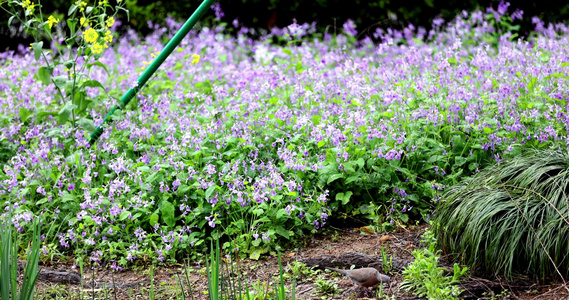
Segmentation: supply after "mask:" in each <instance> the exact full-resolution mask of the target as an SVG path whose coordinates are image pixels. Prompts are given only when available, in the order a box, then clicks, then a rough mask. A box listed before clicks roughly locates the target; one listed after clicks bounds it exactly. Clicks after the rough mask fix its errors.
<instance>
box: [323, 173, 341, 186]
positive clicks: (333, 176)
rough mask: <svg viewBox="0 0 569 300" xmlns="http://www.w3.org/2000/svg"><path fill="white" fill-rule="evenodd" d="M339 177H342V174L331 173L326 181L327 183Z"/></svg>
mask: <svg viewBox="0 0 569 300" xmlns="http://www.w3.org/2000/svg"><path fill="white" fill-rule="evenodd" d="M339 178H344V174H333V175H331V176H330V177H328V181H327V182H326V183H327V184H330V183H332V182H333V181H334V180H336V179H339Z"/></svg>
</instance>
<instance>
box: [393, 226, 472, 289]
mask: <svg viewBox="0 0 569 300" xmlns="http://www.w3.org/2000/svg"><path fill="white" fill-rule="evenodd" d="M426 235H427V236H426V240H428V241H432V234H431V233H429V232H427V233H426ZM434 247H435V243H430V244H429V248H428V249H416V250H414V251H413V256H414V257H415V260H414V261H413V262H412V263H410V264H409V265H408V266H407V267H406V268H405V270H403V276H404V280H403V282H402V283H401V286H400V288H401V289H403V290H407V291H411V292H413V293H414V294H415V295H417V296H418V297H427V299H429V300H452V299H458V298H457V297H458V295H460V293H461V292H462V291H461V290H460V289H459V288H458V287H457V286H456V284H457V283H459V282H460V278H461V277H462V276H464V275H465V274H466V271H467V268H466V267H464V268H462V269H461V268H460V267H459V266H458V264H456V263H455V264H454V268H453V275H452V276H446V275H445V272H447V269H446V268H442V267H439V266H438V264H439V255H438V254H437V253H433V252H432V251H433V249H434Z"/></svg>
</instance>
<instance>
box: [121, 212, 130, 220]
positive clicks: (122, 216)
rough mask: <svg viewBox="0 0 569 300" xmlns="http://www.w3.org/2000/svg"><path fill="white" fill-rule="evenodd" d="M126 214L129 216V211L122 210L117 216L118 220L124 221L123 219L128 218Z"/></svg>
mask: <svg viewBox="0 0 569 300" xmlns="http://www.w3.org/2000/svg"><path fill="white" fill-rule="evenodd" d="M128 216H130V211H123V212H122V213H121V215H120V217H119V220H121V221H124V219H126V218H128Z"/></svg>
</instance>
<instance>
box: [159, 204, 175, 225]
mask: <svg viewBox="0 0 569 300" xmlns="http://www.w3.org/2000/svg"><path fill="white" fill-rule="evenodd" d="M160 206H161V208H160V213H161V214H162V219H163V220H164V223H166V224H167V225H168V226H170V227H174V225H176V220H175V218H174V205H173V204H172V203H170V202H168V201H162V204H161V205H160Z"/></svg>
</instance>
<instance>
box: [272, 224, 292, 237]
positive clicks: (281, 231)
mask: <svg viewBox="0 0 569 300" xmlns="http://www.w3.org/2000/svg"><path fill="white" fill-rule="evenodd" d="M275 231H276V232H277V233H278V234H279V235H281V236H283V237H284V238H286V239H287V240H288V239H290V234H289V232H288V230H286V229H284V228H283V227H282V226H277V228H275Z"/></svg>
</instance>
